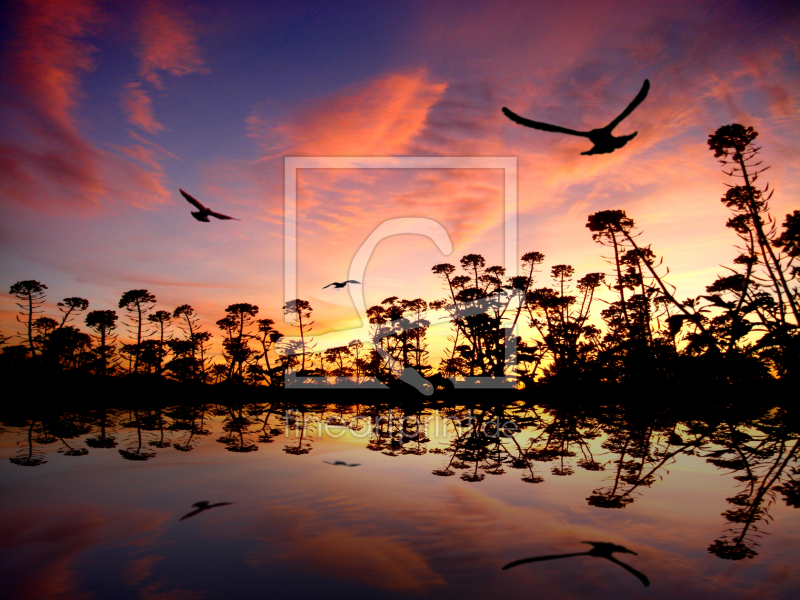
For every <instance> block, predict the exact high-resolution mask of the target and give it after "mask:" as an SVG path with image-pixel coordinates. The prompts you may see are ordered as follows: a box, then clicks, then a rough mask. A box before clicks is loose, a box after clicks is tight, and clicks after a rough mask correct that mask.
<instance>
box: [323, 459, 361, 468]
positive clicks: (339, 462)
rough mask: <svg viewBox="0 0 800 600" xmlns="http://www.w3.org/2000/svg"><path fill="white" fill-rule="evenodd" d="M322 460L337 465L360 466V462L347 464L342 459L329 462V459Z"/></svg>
mask: <svg viewBox="0 0 800 600" xmlns="http://www.w3.org/2000/svg"><path fill="white" fill-rule="evenodd" d="M322 462H324V463H327V464H329V465H335V466H337V467H360V466H361V463H354V464H352V465H348V464H347V463H346V462H344V461H343V460H337V461H335V462H330V461H327V460H323V461H322Z"/></svg>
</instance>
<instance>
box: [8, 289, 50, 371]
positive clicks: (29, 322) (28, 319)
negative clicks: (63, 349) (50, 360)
mask: <svg viewBox="0 0 800 600" xmlns="http://www.w3.org/2000/svg"><path fill="white" fill-rule="evenodd" d="M46 289H47V286H46V285H44V284H43V283H39V282H38V281H36V280H35V279H28V280H25V281H18V282H17V283H15V284H14V285H12V286H11V289H10V290H9V291H8V293H9V294H11V295H13V296H15V297H16V298H18V299H19V300H22V302H17V303H16V304H17V306H19V308H20V314H22V315H23V316H24V318H25V320H24V321H23V320H20V318H19V316H18V317H17V321H19V322H20V323H25V324H26V326H27V330H28V349H29V350H30V352H31V356H36V346H35V345H34V343H33V321H34V318H35V315H37V314H41V312H42V311H41V306H42V304H44V298H45V290H46Z"/></svg>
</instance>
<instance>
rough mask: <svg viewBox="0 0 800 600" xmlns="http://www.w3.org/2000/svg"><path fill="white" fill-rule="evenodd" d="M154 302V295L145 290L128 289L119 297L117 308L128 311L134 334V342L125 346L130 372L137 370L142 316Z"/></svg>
mask: <svg viewBox="0 0 800 600" xmlns="http://www.w3.org/2000/svg"><path fill="white" fill-rule="evenodd" d="M155 303H156V297H155V296H154V295H153V294H151V293H150V292H148V291H147V290H129V291H127V292H125V293H124V294H122V298H120V301H119V308H124V309H125V310H126V311H127V312H128V327H129V331H131V333H132V334H135V336H136V344H135V345H133V346H131V345H127V347H126V351H127V354H128V356H129V357H130V362H129V371H131V372H137V371H138V369H139V355H140V353H141V344H142V339H143V337H144V336H143V332H142V328H143V326H144V317H145V315H146V314H147V313H148V312H149V311H150V309H151V308H152V307H153V306H154V305H155Z"/></svg>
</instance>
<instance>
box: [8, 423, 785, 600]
mask: <svg viewBox="0 0 800 600" xmlns="http://www.w3.org/2000/svg"><path fill="white" fill-rule="evenodd" d="M205 426H206V427H207V428H208V429H210V430H211V435H208V436H203V437H201V438H200V439H199V442H198V443H197V446H196V447H195V449H194V450H193V451H191V452H177V451H175V450H174V449H173V448H164V449H158V448H150V449H151V450H154V451H155V452H156V453H157V454H156V456H155V457H153V458H152V459H151V460H148V461H146V462H144V461H141V462H135V461H127V460H123V459H122V458H121V457H120V455H119V449H122V448H125V447H126V443H124V442H125V440H128V439H131V440H133V439H135V438H136V434H135V431H133V430H129V429H123V428H120V427H117V433H116V436H117V438H118V441H120V442H121V443H120V445H119V447H118V448H116V449H96V448H92V449H90V452H89V454H88V455H85V456H82V457H76V456H64V455H62V454H59V453H57V452H56V451H55V450H57V449H58V448H59V447H62V445H61V442H58V441H57V442H55V443H51V444H49V445H46V446H44V448H43V449H44V451H45V453H46V454H45V455H44V458H45V459H46V460H47V463H46V464H44V465H41V466H40V467H38V468H26V467H20V466H17V465H15V464H12V463H11V462H10V461H9V460H8V458H9V457H12V456H15V455H17V453H18V452H19V449H20V446H18V445H17V442H21V445H23V446H24V440H25V437H26V436H25V433H24V431H22V430H20V429H19V428H17V427H7V428H6V429H7V430H6V433H5V434H3V436H2V450H1V452H2V457H3V460H2V462H0V477H2V487H3V494H2V497H3V500H2V505H0V506H1V509H0V529H2V534H1V535H0V539H2V540H3V541H2V544H3V554H4V558H3V561H2V576H3V580H4V581H5V584H4V588H5V593H6V594H8V595H7V597H9V598H20V599H25V598H36V599H39V598H64V599H68V598H76V599H84V598H86V599H89V598H112V597H113V598H118V599H127V598H132V599H133V598H135V599H150V600H155V599H167V598H169V599H177V600H190V599H195V598H197V599H200V598H230V597H236V598H267V597H297V598H302V597H317V596H319V595H327V596H333V597H346V598H375V597H381V598H407V597H420V598H424V597H430V598H437V599H438V598H497V597H502V596H503V595H506V594H508V595H512V596H513V597H531V598H534V597H547V598H586V597H592V598H618V597H624V598H638V597H648V598H726V599H728V598H752V597H759V598H794V597H795V593H796V591H797V589H798V588H800V575H799V574H798V568H797V566H796V558H797V548H798V547H800V546H798V542H800V519H798V512H797V511H796V510H794V509H791V508H787V507H786V505H785V504H784V503H783V501H782V500H781V499H780V497H778V499H777V500H776V501H775V502H774V503H773V504H772V505H771V506H770V508H769V511H770V515H771V517H773V518H774V521H773V522H771V523H769V524H764V523H762V524H760V531H761V534H762V537H760V538H759V542H760V543H761V546H760V547H758V548H757V550H758V555H757V556H756V557H754V558H753V559H750V560H741V561H728V560H722V559H720V558H718V557H716V556H713V555H711V554H709V553H708V551H707V548H708V546H709V544H710V543H711V542H712V541H713V540H715V539H717V538H719V537H720V534H721V532H722V531H723V530H724V529H726V528H727V527H730V526H731V524H730V523H727V522H726V521H725V520H724V519H723V518H722V517H721V516H720V513H721V512H723V511H724V510H727V509H730V508H731V505H730V504H729V503H727V502H726V498H728V497H731V496H733V495H734V494H735V493H736V490H737V488H736V482H735V481H734V480H733V478H732V476H731V475H725V474H723V472H722V471H720V470H718V469H716V468H714V467H713V466H711V465H709V464H708V463H707V462H706V461H705V459H704V458H701V457H697V456H686V455H681V456H678V460H677V462H675V463H671V464H668V465H667V467H666V469H667V470H668V471H667V470H663V469H662V470H660V471H659V472H658V475H660V476H661V477H663V479H660V478H659V477H656V481H655V483H653V485H652V487H650V488H646V487H642V488H639V489H638V490H637V494H636V496H635V501H634V502H633V503H632V504H630V505H628V506H627V507H626V508H624V509H604V508H597V507H593V506H589V505H588V503H587V501H586V498H587V497H588V496H589V495H590V494H591V493H592V490H595V489H598V488H601V487H603V486H606V485H608V482H609V478H610V477H612V476H613V465H606V471H604V472H592V471H586V470H583V469H580V468H576V469H575V473H574V475H572V476H567V477H564V476H561V477H559V476H554V475H552V474H551V472H550V469H551V468H552V466H553V465H554V464H556V463H546V462H537V463H535V468H536V470H537V473H538V475H541V476H543V477H544V478H545V481H544V482H543V483H539V484H529V483H525V482H523V481H520V476H521V474H523V473H521V471H517V470H514V469H509V468H506V473H505V474H503V475H487V476H486V478H485V479H484V480H483V481H482V482H479V483H471V482H466V481H462V480H460V479H459V477H458V476H455V477H435V476H433V475H432V474H431V471H433V470H435V469H442V468H443V467H444V465H445V464H446V463H447V462H448V460H449V455H447V454H444V455H443V454H431V453H428V454H424V455H421V456H415V455H406V456H396V457H390V456H386V455H384V454H382V453H381V452H374V451H370V450H368V449H367V448H366V447H365V444H366V441H367V440H366V439H357V438H354V437H352V436H349V435H348V436H344V437H342V438H341V439H338V440H337V439H331V438H326V437H324V438H321V439H320V438H319V437H318V436H317V435H313V437H312V440H311V447H312V450H311V451H310V452H309V453H307V454H301V455H291V454H288V453H286V452H283V451H282V450H283V448H284V446H285V445H286V444H287V443H289V444H293V443H295V442H296V440H294V438H289V439H288V440H287V438H286V437H284V436H283V434H280V435H277V436H276V437H275V439H274V441H273V443H267V444H264V443H261V444H258V448H259V450H258V451H257V452H250V453H233V452H228V451H226V450H225V446H223V445H222V444H220V443H217V442H216V440H217V439H218V438H219V437H220V436H221V435H223V434H224V432H223V431H222V429H221V423H220V419H219V418H215V419H209V420H208V421H207V422H206V425H205ZM132 431H133V432H132ZM93 434H94V432H93ZM143 435H144V439H145V440H153V439H156V438H158V436H159V434H158V433H157V432H153V431H146V432H143ZM168 436H170V437H171V438H172V439H174V440H178V439H185V437H186V432H180V431H179V432H169V433H168ZM251 437H252V439H253V441H255V436H251ZM523 437H524V436H523ZM81 440H82V437H78V438H74V439H71V440H68V442H69V444H70V446H72V447H73V448H76V447H85V445H84V444H83V443H82V441H81ZM441 441H442V440H441V439H440V438H439V439H437V438H433V439H432V441H431V442H430V443H429V444H427V446H428V448H437V447H438V448H444V446H443V445H441V444H440V442H441ZM601 441H602V439H596V440H593V441H591V449H592V451H593V452H594V453H595V457H597V458H598V459H599V460H601V461H607V460H609V459H611V458H613V456H610V455H608V454H601V453H604V452H605V451H604V450H602V449H601V448H600V442H601ZM792 443H794V442H792ZM577 458H580V454H579V456H578V457H577ZM577 458H573V459H570V461H571V464H573V466H574V464H575V461H576V460H577ZM325 460H327V461H330V462H333V461H336V460H341V461H345V462H347V463H360V466H358V467H342V466H333V465H329V464H326V463H324V462H323V461H325ZM199 500H209V501H210V502H212V503H214V502H220V501H228V502H235V504H232V505H230V506H223V507H218V508H214V509H212V510H210V511H204V512H202V513H200V514H199V515H197V516H195V517H192V518H191V519H187V520H185V521H183V522H179V520H178V519H179V518H180V517H181V516H183V515H184V514H186V513H187V512H189V511H190V510H191V505H192V504H193V503H194V502H197V501H199ZM582 540H595V541H608V542H614V543H617V544H621V545H623V546H626V547H627V548H630V549H632V550H634V551H636V552H637V553H638V556H633V555H630V554H621V555H616V556H617V557H618V558H619V559H621V560H623V561H624V562H626V563H628V564H630V565H631V566H633V567H635V568H637V569H639V570H640V571H642V572H643V573H645V574H646V575H647V576H648V577H649V578H650V581H651V582H652V584H651V587H649V588H644V587H643V586H642V584H641V583H640V582H639V581H638V580H637V579H635V578H634V577H633V576H632V575H630V574H629V573H627V572H625V571H624V570H623V569H622V568H620V567H619V566H617V565H614V564H612V563H610V562H608V561H606V560H601V559H598V558H592V557H588V556H580V557H573V558H567V559H563V560H554V561H548V562H542V563H534V564H528V565H522V566H519V567H516V568H515V569H512V570H509V571H501V570H500V568H501V567H502V565H504V564H506V563H507V562H510V561H512V560H515V559H519V558H524V557H529V556H537V555H544V554H561V553H570V552H583V551H586V550H588V549H589V547H588V546H585V545H583V544H581V543H580V542H581V541H582ZM376 594H377V595H379V596H376Z"/></svg>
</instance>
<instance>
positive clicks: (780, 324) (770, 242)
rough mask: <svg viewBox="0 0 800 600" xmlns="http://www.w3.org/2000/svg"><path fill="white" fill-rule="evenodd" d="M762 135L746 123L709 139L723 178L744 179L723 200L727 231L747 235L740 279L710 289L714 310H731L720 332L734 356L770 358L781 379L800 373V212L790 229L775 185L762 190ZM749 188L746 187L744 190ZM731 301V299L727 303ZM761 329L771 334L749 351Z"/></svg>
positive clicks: (729, 279) (733, 277)
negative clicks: (778, 212)
mask: <svg viewBox="0 0 800 600" xmlns="http://www.w3.org/2000/svg"><path fill="white" fill-rule="evenodd" d="M756 137H758V132H757V131H755V130H754V129H753V128H752V127H744V126H743V125H740V124H738V123H734V124H732V125H725V126H723V127H720V128H719V129H717V131H715V132H714V133H713V134H712V135H710V136H709V139H708V145H709V148H710V149H711V150H713V151H714V156H715V157H716V158H718V159H719V162H720V163H721V164H722V165H723V172H724V173H725V174H726V175H728V176H729V177H732V178H734V179H738V180H740V183H739V184H737V185H729V188H728V191H727V192H726V193H725V196H724V197H723V198H722V202H723V203H724V204H725V205H726V206H727V207H728V208H729V209H731V211H732V212H733V217H731V218H730V219H729V220H728V222H727V227H729V228H731V229H733V230H734V231H735V232H736V234H737V235H738V236H739V239H740V240H741V243H742V245H741V246H739V250H740V252H741V254H740V255H739V256H738V257H737V258H736V259H735V260H734V264H736V267H735V268H733V269H730V270H731V272H732V275H728V276H726V277H720V278H718V279H717V281H716V282H715V283H714V284H713V285H711V286H709V287H708V288H707V290H708V292H709V293H710V294H711V296H707V297H706V298H707V299H709V300H711V301H712V303H713V305H714V306H716V307H719V308H722V309H724V313H723V314H722V315H721V316H720V317H718V318H717V320H716V325H717V330H718V334H719V335H720V337H721V338H723V340H724V342H725V343H726V346H727V351H728V352H732V351H734V350H736V346H737V344H742V345H743V346H744V347H745V350H751V349H752V350H753V351H756V352H758V353H760V354H761V356H762V358H766V359H767V360H768V361H769V362H770V364H771V366H772V368H773V369H775V370H776V371H777V372H778V373H779V374H780V375H781V376H784V375H786V374H788V373H790V372H793V373H796V372H797V369H798V358H797V355H798V351H799V350H800V342H798V339H799V337H800V336H799V335H798V325H800V294H799V293H798V288H797V285H796V284H795V286H794V287H792V285H791V282H792V281H796V279H797V273H798V266H797V262H798V256H800V251H798V243H797V240H798V239H800V212H798V211H795V212H794V213H793V214H789V215H786V220H785V221H784V224H783V226H784V231H783V232H782V233H781V235H778V233H777V223H776V221H775V220H774V219H773V218H772V216H771V215H770V213H769V200H770V198H771V197H772V194H773V192H772V191H770V190H769V185H767V186H766V187H765V188H764V189H763V190H762V189H759V188H758V187H756V186H755V183H756V181H757V180H758V178H759V176H760V175H761V174H762V173H763V172H764V171H766V170H767V169H768V168H769V167H762V166H761V164H762V163H761V162H760V161H759V160H758V154H759V152H760V150H761V148H760V147H759V146H756V145H755V143H754V140H755V139H756ZM742 184H743V185H742ZM726 296H727V297H729V298H731V300H725V299H724V298H725V297H726ZM754 328H758V329H761V330H762V331H763V332H764V335H763V336H762V337H761V339H760V340H759V341H758V343H757V344H756V346H755V347H748V346H749V344H748V342H747V341H746V336H747V335H748V334H749V333H750V332H751V331H752V330H753V329H754Z"/></svg>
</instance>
